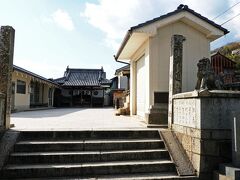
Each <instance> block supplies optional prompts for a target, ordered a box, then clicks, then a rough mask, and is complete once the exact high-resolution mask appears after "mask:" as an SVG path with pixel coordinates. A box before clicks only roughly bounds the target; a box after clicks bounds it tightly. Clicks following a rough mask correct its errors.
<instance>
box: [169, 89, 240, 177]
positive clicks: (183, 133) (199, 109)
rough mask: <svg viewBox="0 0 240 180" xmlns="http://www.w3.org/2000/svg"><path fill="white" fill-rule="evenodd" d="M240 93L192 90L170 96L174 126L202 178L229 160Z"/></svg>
mask: <svg viewBox="0 0 240 180" xmlns="http://www.w3.org/2000/svg"><path fill="white" fill-rule="evenodd" d="M239 107H240V92H231V91H204V92H199V91H194V92H188V93H181V94H176V95H174V96H173V124H172V130H173V131H174V133H175V135H176V137H177V139H178V140H179V142H180V143H181V144H182V146H183V148H184V149H185V151H186V153H187V155H188V157H189V159H190V160H191V162H192V164H193V166H194V168H195V169H196V170H197V172H198V174H199V176H200V178H201V179H212V175H213V171H214V170H216V169H218V165H219V164H220V163H224V162H230V161H231V138H232V136H231V123H232V121H233V119H234V116H235V114H240V109H239Z"/></svg>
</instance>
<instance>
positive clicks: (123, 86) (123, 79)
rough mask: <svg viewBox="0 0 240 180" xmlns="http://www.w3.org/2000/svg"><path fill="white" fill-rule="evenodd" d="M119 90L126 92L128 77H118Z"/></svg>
mask: <svg viewBox="0 0 240 180" xmlns="http://www.w3.org/2000/svg"><path fill="white" fill-rule="evenodd" d="M118 88H119V89H125V90H126V89H127V88H128V78H127V76H118Z"/></svg>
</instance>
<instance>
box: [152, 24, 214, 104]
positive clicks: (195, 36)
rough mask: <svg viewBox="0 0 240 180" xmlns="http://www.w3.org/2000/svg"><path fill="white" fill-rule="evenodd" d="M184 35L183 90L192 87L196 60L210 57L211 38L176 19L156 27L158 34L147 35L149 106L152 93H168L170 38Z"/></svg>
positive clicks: (195, 75) (195, 78)
mask: <svg viewBox="0 0 240 180" xmlns="http://www.w3.org/2000/svg"><path fill="white" fill-rule="evenodd" d="M174 34H179V35H183V36H185V38H186V41H184V42H183V74H182V75H183V76H182V79H183V85H182V91H183V92H187V91H192V90H194V87H195V84H196V81H197V62H198V60H200V59H201V58H203V57H208V58H209V57H210V40H208V39H207V38H206V36H205V35H204V34H202V33H200V32H199V31H197V30H196V29H194V28H192V27H190V26H188V25H187V24H185V23H183V22H176V23H173V24H170V25H168V26H165V27H163V28H160V29H158V33H157V35H155V36H154V37H152V38H150V42H149V49H150V53H149V54H150V71H149V75H150V86H149V87H150V89H149V91H150V105H153V103H154V96H153V94H154V92H155V91H158V92H168V88H169V87H168V86H169V60H170V51H171V37H172V36H173V35H174Z"/></svg>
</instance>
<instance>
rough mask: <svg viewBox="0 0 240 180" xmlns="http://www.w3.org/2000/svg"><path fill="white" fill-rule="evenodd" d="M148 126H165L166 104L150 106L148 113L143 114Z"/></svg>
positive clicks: (166, 119)
mask: <svg viewBox="0 0 240 180" xmlns="http://www.w3.org/2000/svg"><path fill="white" fill-rule="evenodd" d="M145 119H146V121H147V123H148V124H161V125H162V124H167V123H168V104H167V103H161V104H155V105H154V106H151V107H150V109H149V113H146V114H145Z"/></svg>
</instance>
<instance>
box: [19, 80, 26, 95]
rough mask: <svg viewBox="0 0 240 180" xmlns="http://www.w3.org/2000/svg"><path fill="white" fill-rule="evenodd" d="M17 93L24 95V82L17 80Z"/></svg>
mask: <svg viewBox="0 0 240 180" xmlns="http://www.w3.org/2000/svg"><path fill="white" fill-rule="evenodd" d="M17 93H18V94H26V82H24V81H21V80H17Z"/></svg>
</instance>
